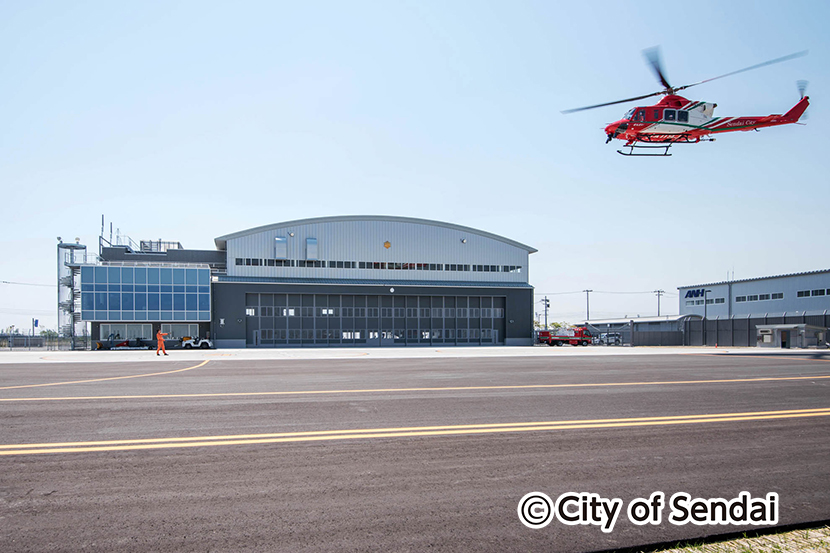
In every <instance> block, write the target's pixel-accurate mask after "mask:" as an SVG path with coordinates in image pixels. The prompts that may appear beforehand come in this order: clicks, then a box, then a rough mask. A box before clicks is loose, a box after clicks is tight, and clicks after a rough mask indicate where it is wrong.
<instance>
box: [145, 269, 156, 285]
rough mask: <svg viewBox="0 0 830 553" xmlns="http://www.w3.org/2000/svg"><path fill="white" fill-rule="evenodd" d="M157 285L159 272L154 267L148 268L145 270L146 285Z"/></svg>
mask: <svg viewBox="0 0 830 553" xmlns="http://www.w3.org/2000/svg"><path fill="white" fill-rule="evenodd" d="M158 283H159V270H158V268H156V267H149V268H148V269H147V284H158Z"/></svg>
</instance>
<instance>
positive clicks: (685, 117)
mask: <svg viewBox="0 0 830 553" xmlns="http://www.w3.org/2000/svg"><path fill="white" fill-rule="evenodd" d="M677 121H678V122H679V123H688V122H689V112H688V111H678V112H677Z"/></svg>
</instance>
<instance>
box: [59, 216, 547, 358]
mask: <svg viewBox="0 0 830 553" xmlns="http://www.w3.org/2000/svg"><path fill="white" fill-rule="evenodd" d="M214 242H215V244H216V248H217V249H216V250H215V251H214V250H210V251H205V250H185V249H182V248H181V247H180V245H178V244H177V243H170V244H172V246H171V245H170V244H168V246H167V247H153V243H151V242H142V243H141V246H140V247H134V246H125V245H112V244H108V245H106V246H102V247H101V253H100V258H99V260H98V261H97V262H96V263H78V264H76V266H73V271H75V272H76V273H77V275H78V280H79V297H80V302H79V303H80V318H81V319H82V320H83V321H88V322H91V323H92V337H93V339H94V340H100V339H106V338H107V336H110V335H113V334H116V333H117V334H118V335H119V336H121V338H123V339H138V338H144V339H152V338H153V337H154V335H155V332H156V331H157V330H159V329H161V330H162V331H163V332H168V333H169V334H170V336H169V338H177V337H181V336H184V335H191V336H192V335H199V336H202V337H205V336H209V337H210V338H212V339H213V340H214V342H215V344H216V345H217V347H234V348H241V347H302V346H306V347H319V346H338V347H340V346H361V347H365V346H414V345H442V346H451V345H486V344H503V345H530V344H531V343H532V323H533V321H532V313H533V288H532V287H531V286H530V284H529V283H528V256H529V254H531V253H534V252H536V250H535V249H534V248H531V247H529V246H526V245H524V244H521V243H519V242H515V241H513V240H510V239H508V238H504V237H502V236H498V235H495V234H491V233H488V232H484V231H481V230H476V229H472V228H468V227H463V226H460V225H455V224H452V223H444V222H439V221H429V220H424V219H413V218H406V217H387V216H344V217H322V218H315V219H303V220H297V221H288V222H284V223H277V224H273V225H267V226H262V227H257V228H252V229H248V230H243V231H240V232H236V233H232V234H228V235H225V236H221V237H219V238H216V239H215V241H214ZM145 244H147V245H148V246H147V247H145ZM160 244H161V243H160Z"/></svg>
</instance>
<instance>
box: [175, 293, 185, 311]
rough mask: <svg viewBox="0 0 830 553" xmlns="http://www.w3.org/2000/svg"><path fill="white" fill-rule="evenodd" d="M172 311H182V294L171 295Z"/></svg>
mask: <svg viewBox="0 0 830 553" xmlns="http://www.w3.org/2000/svg"><path fill="white" fill-rule="evenodd" d="M173 309H175V310H177V311H184V294H173Z"/></svg>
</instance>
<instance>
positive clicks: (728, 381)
mask: <svg viewBox="0 0 830 553" xmlns="http://www.w3.org/2000/svg"><path fill="white" fill-rule="evenodd" d="M204 363H207V361H205V362H204ZM204 363H202V365H203V364H204ZM200 366H201V365H197V366H196V367H190V368H191V369H195V368H197V367H200ZM181 370H189V369H181ZM171 372H178V371H171ZM157 374H167V373H157ZM141 376H152V375H141ZM117 378H133V377H117ZM827 379H830V375H817V376H769V377H760V378H728V379H717V380H664V381H658V382H598V383H587V382H586V383H576V384H522V385H504V386H445V387H436V388H369V389H357V390H288V391H283V392H216V393H198V394H155V395H123V396H72V397H19V398H0V402H13V401H80V400H92V399H181V398H208V397H250V396H303V395H321V394H380V393H400V392H464V391H481V390H533V389H553V388H601V387H605V386H667V385H673V384H679V385H687V384H732V383H741V382H777V381H786V380H793V381H795V380H827ZM105 380H106V379H105ZM82 382H89V381H82ZM2 389H5V388H0V390H2Z"/></svg>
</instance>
